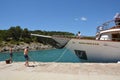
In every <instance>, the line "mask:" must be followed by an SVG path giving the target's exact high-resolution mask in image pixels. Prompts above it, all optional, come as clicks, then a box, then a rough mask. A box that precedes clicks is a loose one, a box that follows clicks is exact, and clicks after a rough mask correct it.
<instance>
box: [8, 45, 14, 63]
mask: <svg viewBox="0 0 120 80" xmlns="http://www.w3.org/2000/svg"><path fill="white" fill-rule="evenodd" d="M9 53H10V61H11V63H12V58H13V51H12V47H10V49H9Z"/></svg>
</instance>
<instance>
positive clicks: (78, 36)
mask: <svg viewBox="0 0 120 80" xmlns="http://www.w3.org/2000/svg"><path fill="white" fill-rule="evenodd" d="M77 38H78V39H80V38H81V33H80V31H79V32H78V33H77Z"/></svg>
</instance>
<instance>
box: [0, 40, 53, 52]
mask: <svg viewBox="0 0 120 80" xmlns="http://www.w3.org/2000/svg"><path fill="white" fill-rule="evenodd" d="M10 47H12V49H13V52H18V51H23V50H24V49H25V48H26V47H29V50H44V49H52V48H53V47H52V46H51V45H44V44H42V43H38V42H32V43H29V44H27V43H24V42H21V43H20V44H6V45H4V46H0V52H8V51H9V49H10Z"/></svg>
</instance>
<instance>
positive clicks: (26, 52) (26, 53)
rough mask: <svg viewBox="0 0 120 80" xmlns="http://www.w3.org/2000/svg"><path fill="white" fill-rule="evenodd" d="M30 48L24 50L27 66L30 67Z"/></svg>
mask: <svg viewBox="0 0 120 80" xmlns="http://www.w3.org/2000/svg"><path fill="white" fill-rule="evenodd" d="M28 48H29V47H26V48H25V49H24V57H25V59H26V61H25V66H27V67H28V66H29V62H28V61H29V56H28Z"/></svg>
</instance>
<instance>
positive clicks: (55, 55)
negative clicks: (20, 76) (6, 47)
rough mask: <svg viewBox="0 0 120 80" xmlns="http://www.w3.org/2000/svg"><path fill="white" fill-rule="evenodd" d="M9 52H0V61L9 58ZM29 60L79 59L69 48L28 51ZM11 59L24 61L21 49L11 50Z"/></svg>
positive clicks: (56, 60) (59, 60) (65, 60)
mask: <svg viewBox="0 0 120 80" xmlns="http://www.w3.org/2000/svg"><path fill="white" fill-rule="evenodd" d="M9 58H10V55H9V53H7V52H6V53H0V61H5V60H6V59H9ZM29 60H30V61H37V62H80V59H79V58H78V57H77V56H76V55H75V54H74V53H73V52H72V51H70V50H69V49H66V48H63V49H50V50H37V51H29ZM13 61H15V62H22V61H25V58H24V55H23V51H22V52H13Z"/></svg>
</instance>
